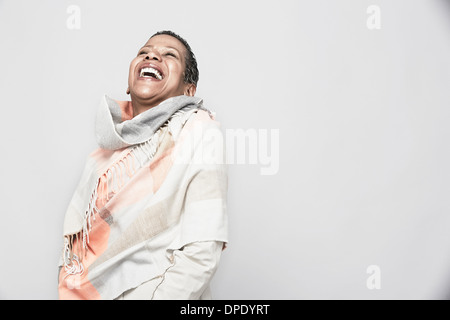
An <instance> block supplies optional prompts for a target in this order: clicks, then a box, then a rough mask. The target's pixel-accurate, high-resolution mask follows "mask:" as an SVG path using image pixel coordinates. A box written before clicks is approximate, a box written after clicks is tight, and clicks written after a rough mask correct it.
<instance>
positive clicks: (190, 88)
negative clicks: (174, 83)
mask: <svg viewBox="0 0 450 320" xmlns="http://www.w3.org/2000/svg"><path fill="white" fill-rule="evenodd" d="M196 91H197V88H196V86H195V85H194V84H192V83H189V84H187V85H186V86H185V87H184V95H185V96H190V97H193V96H195V92H196Z"/></svg>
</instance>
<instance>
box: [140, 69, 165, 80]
mask: <svg viewBox="0 0 450 320" xmlns="http://www.w3.org/2000/svg"><path fill="white" fill-rule="evenodd" d="M152 75H153V76H154V78H156V79H158V80H162V76H161V74H160V73H159V71H158V70H156V69H155V68H151V67H148V68H142V69H141V73H140V76H141V77H146V78H150V77H152Z"/></svg>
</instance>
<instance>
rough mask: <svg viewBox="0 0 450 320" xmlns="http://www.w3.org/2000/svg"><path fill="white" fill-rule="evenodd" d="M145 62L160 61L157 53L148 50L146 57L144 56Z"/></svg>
mask: <svg viewBox="0 0 450 320" xmlns="http://www.w3.org/2000/svg"><path fill="white" fill-rule="evenodd" d="M145 60H156V61H161V56H160V54H159V52H157V51H155V50H150V51H149V52H148V53H147V55H146V56H145Z"/></svg>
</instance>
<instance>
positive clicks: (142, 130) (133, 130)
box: [95, 95, 203, 150]
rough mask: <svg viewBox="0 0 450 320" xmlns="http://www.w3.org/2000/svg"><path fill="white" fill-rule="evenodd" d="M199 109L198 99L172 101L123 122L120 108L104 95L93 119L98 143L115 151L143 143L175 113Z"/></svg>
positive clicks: (189, 98)
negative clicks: (182, 110) (181, 110)
mask: <svg viewBox="0 0 450 320" xmlns="http://www.w3.org/2000/svg"><path fill="white" fill-rule="evenodd" d="M202 105H203V100H202V99H201V98H198V97H189V96H185V95H181V96H176V97H171V98H169V99H167V100H164V101H163V102H161V103H160V104H159V105H157V106H156V107H153V108H151V109H148V110H147V111H145V112H143V113H141V114H139V115H137V116H135V117H134V118H132V119H130V120H125V121H123V120H122V110H121V109H120V107H119V104H118V103H117V102H116V101H115V100H113V99H111V98H110V97H108V96H106V95H105V96H104V98H103V99H102V101H101V104H100V108H99V109H98V112H97V117H96V124H95V129H96V138H97V143H98V145H99V146H100V148H102V149H108V150H117V149H121V148H125V147H129V146H131V145H135V144H139V143H142V142H145V141H147V140H149V139H150V138H151V137H152V135H153V134H154V133H155V132H156V131H157V130H158V129H159V128H160V127H161V126H162V125H163V124H164V123H166V121H167V120H169V118H170V117H171V116H172V115H173V114H174V113H175V112H177V111H178V110H180V109H192V108H201V109H203V107H202Z"/></svg>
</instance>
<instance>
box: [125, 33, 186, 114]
mask: <svg viewBox="0 0 450 320" xmlns="http://www.w3.org/2000/svg"><path fill="white" fill-rule="evenodd" d="M185 53H186V48H185V47H184V45H183V44H182V43H181V42H180V41H179V40H178V39H176V38H174V37H172V36H169V35H157V36H154V37H153V38H151V39H149V40H148V41H147V43H146V44H145V45H144V46H143V47H142V48H141V49H140V50H139V51H138V54H137V56H136V58H134V59H133V60H132V61H131V64H130V70H129V74H128V90H129V92H130V95H131V100H132V101H137V102H139V103H140V104H141V105H149V106H155V105H157V104H159V103H161V102H162V101H164V100H166V99H168V98H170V97H174V96H179V95H183V94H185V95H190V96H193V95H194V94H195V86H194V85H192V84H186V83H185V82H184V70H185V65H186V62H185Z"/></svg>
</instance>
